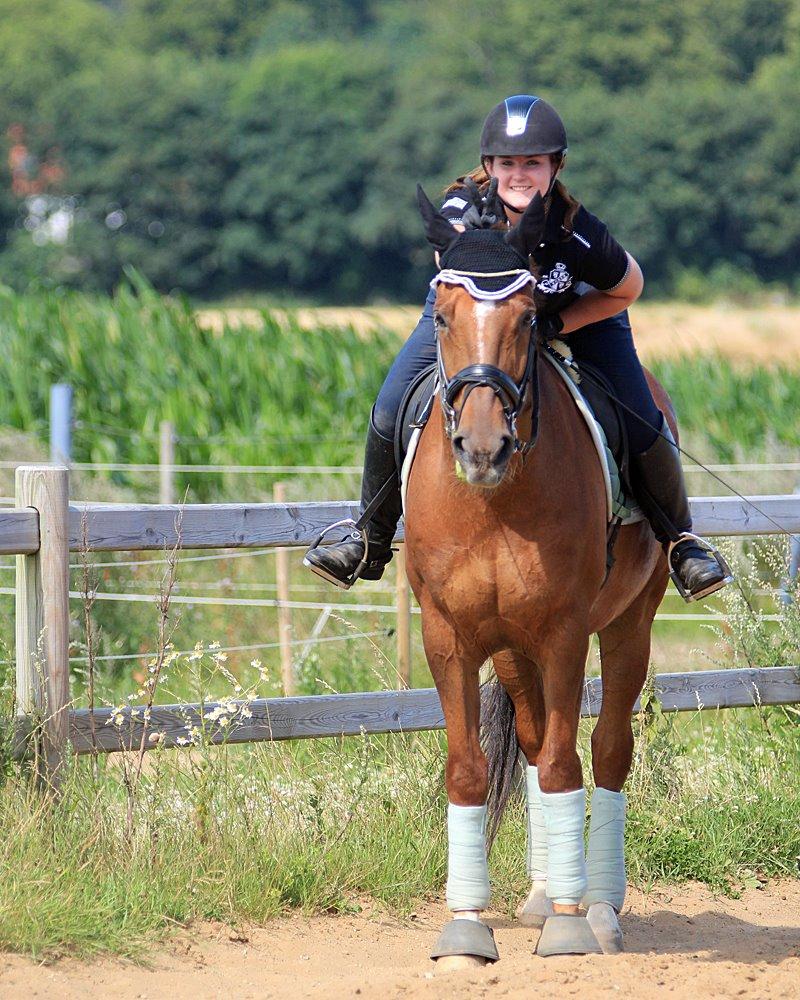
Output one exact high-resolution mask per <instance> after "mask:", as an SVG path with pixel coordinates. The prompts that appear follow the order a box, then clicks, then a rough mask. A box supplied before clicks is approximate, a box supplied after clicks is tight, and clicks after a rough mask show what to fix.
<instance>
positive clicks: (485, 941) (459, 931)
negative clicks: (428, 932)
mask: <svg viewBox="0 0 800 1000" xmlns="http://www.w3.org/2000/svg"><path fill="white" fill-rule="evenodd" d="M431 958H432V959H433V960H434V961H435V962H436V967H437V969H439V968H444V966H441V962H442V961H443V960H444V959H451V958H458V959H459V960H462V959H470V960H474V961H467V962H463V961H459V962H458V963H455V964H454V963H451V962H448V963H446V964H447V967H448V968H450V969H453V968H460V969H465V968H470V967H471V966H475V965H485V964H486V963H487V962H496V961H497V960H498V959H499V958H500V956H499V955H498V954H497V945H496V944H495V943H494V931H493V930H492V928H491V927H487V926H486V924H482V923H481V922H480V921H479V920H465V919H464V918H463V917H461V918H459V917H456V918H455V920H451V921H450V923H449V924H445V925H444V928H443V929H442V933H441V934H440V935H439V940H438V941H437V942H436V945H435V947H434V949H433V951H432V952H431Z"/></svg>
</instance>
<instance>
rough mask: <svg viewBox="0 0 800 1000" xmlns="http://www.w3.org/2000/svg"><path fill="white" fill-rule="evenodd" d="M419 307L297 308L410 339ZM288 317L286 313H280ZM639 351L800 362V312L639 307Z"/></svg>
mask: <svg viewBox="0 0 800 1000" xmlns="http://www.w3.org/2000/svg"><path fill="white" fill-rule="evenodd" d="M420 311H421V309H420V307H418V306H376V307H374V308H358V307H349V306H338V307H333V306H332V307H328V308H320V309H309V308H304V309H297V310H294V311H293V312H294V315H296V316H297V318H298V320H299V321H300V323H301V325H303V326H306V327H308V328H309V329H313V328H314V327H317V326H319V325H320V324H330V325H333V326H341V325H346V324H349V323H352V325H353V326H354V327H355V329H356V330H358V331H359V332H361V333H364V334H367V333H368V332H369V331H370V330H372V329H375V327H377V326H385V327H388V328H389V329H391V330H395V331H396V332H397V333H399V334H400V335H401V336H407V335H408V334H409V333H411V331H412V330H413V329H414V326H415V324H416V322H417V319H418V318H419V314H420ZM275 312H276V314H277V315H279V316H280V315H283V310H280V309H278V310H275ZM198 317H199V319H200V322H201V323H203V324H204V325H206V326H209V327H211V328H212V329H214V330H217V331H221V330H222V325H223V317H224V318H226V319H227V321H228V323H229V324H231V326H234V327H235V326H239V325H245V326H247V325H250V326H252V325H258V324H259V323H260V322H261V318H260V314H259V312H258V310H256V309H226V310H219V309H216V310H215V309H203V310H200V311H199V312H198ZM631 322H632V325H633V331H634V336H635V339H636V346H637V348H638V350H639V353H640V354H641V356H642V357H643V358H645V359H647V358H662V357H674V356H676V355H680V354H697V353H706V352H719V353H721V354H723V355H725V356H726V357H729V358H732V359H734V360H737V361H743V362H751V363H755V364H769V363H770V362H775V361H784V362H786V363H797V362H799V361H800V309H798V308H794V307H791V306H777V305H775V306H770V305H765V306H763V307H761V308H758V309H744V308H742V307H740V306H735V305H722V304H720V305H713V306H693V305H688V304H684V303H680V302H676V303H659V302H654V303H649V302H644V303H639V304H637V305H635V306H633V308H632V309H631Z"/></svg>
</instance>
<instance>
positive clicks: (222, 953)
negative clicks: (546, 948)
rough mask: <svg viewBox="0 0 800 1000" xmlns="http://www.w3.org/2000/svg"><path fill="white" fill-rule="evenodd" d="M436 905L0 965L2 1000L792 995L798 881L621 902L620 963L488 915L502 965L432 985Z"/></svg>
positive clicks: (799, 915) (799, 954)
mask: <svg viewBox="0 0 800 1000" xmlns="http://www.w3.org/2000/svg"><path fill="white" fill-rule="evenodd" d="M446 919H447V912H446V910H445V908H444V907H443V906H433V905H428V906H425V907H424V908H421V909H420V911H419V912H418V913H416V914H413V915H412V916H411V917H410V918H409V919H396V918H392V917H387V916H386V915H385V914H382V913H380V912H377V911H375V910H370V909H369V908H368V907H365V909H364V911H363V912H362V913H360V914H358V915H356V916H327V917H326V916H323V917H312V918H308V917H301V916H294V917H288V918H285V919H280V920H275V921H273V922H272V923H270V924H269V925H267V926H266V927H263V928H256V929H250V930H246V931H240V932H238V933H237V932H235V931H231V929H230V928H228V927H225V926H223V925H215V924H204V925H200V926H196V927H192V928H190V929H189V930H188V931H185V932H182V933H181V934H180V935H179V936H178V937H177V938H176V939H174V940H173V941H172V942H171V943H170V944H168V945H166V946H164V947H162V948H161V949H159V950H157V951H154V953H153V954H152V955H151V956H150V962H149V966H148V967H142V966H135V965H133V964H130V963H125V962H120V961H110V960H104V961H101V962H96V963H88V964H87V963H81V962H77V961H74V960H71V959H62V960H60V961H58V962H55V963H53V964H41V965H40V964H36V963H35V962H32V961H31V960H30V959H26V958H21V957H19V956H15V955H0V997H2V1000H21V998H25V1000H29V998H30V997H43V998H54V1000H55V998H58V1000H78V998H80V1000H85V998H86V997H93V998H97V1000H103V998H106V997H113V998H115V1000H132V998H141V1000H145V998H149V1000H157V998H158V1000H160V998H162V997H168V998H170V1000H204V998H207V997H209V998H210V997H224V998H225V1000H240V998H242V1000H243V998H253V1000H255V998H259V1000H261V998H264V1000H267V998H275V1000H278V998H280V1000H294V998H322V997H324V998H338V997H356V996H357V997H360V998H363V1000H370V998H376V1000H389V998H393V997H402V998H425V1000H445V998H448V1000H449V998H451V997H470V998H472V997H476V998H477V997H513V998H516V997H520V998H521V997H526V998H529V997H534V996H535V997H537V998H538V997H564V996H579V997H582V998H585V1000H594V998H595V997H647V998H648V1000H649V998H650V997H667V996H668V997H670V998H672V1000H683V998H687V1000H703V998H706V997H714V998H715V1000H716V998H727V997H759V998H761V997H769V998H779V997H798V996H800V882H783V883H773V884H770V885H769V886H767V887H766V888H765V889H763V890H749V891H748V892H747V893H746V894H745V895H744V896H743V897H742V898H741V899H739V900H730V899H725V898H718V897H715V896H713V895H712V894H711V893H710V892H709V891H708V890H707V889H705V888H702V887H700V886H693V885H688V886H682V887H680V888H676V889H674V890H672V889H670V890H668V891H667V890H658V891H653V892H652V893H650V894H649V895H644V894H642V893H641V892H631V893H630V896H629V901H628V906H627V907H626V912H625V913H624V915H623V921H622V925H623V929H624V931H625V935H626V947H627V951H626V953H625V954H623V955H618V956H614V957H606V956H587V957H583V958H549V959H540V958H537V957H536V956H535V955H534V954H533V949H534V947H535V945H536V940H537V937H538V932H537V931H533V930H528V929H525V928H522V927H519V926H518V925H516V924H515V923H514V922H513V921H509V920H507V919H506V918H505V917H501V916H497V915H494V916H490V917H489V923H490V924H491V925H492V926H493V927H494V928H495V935H496V940H497V945H498V948H499V951H500V955H501V961H500V962H499V963H498V964H497V965H494V966H488V967H486V968H484V969H479V970H475V971H470V972H458V973H451V974H449V975H439V976H435V975H434V973H433V971H432V970H433V965H432V963H431V962H430V961H429V960H428V959H427V958H426V956H427V952H428V950H429V949H430V947H431V945H432V944H433V942H434V940H435V939H436V936H437V934H438V931H439V929H440V927H441V925H442V922H443V921H444V920H446Z"/></svg>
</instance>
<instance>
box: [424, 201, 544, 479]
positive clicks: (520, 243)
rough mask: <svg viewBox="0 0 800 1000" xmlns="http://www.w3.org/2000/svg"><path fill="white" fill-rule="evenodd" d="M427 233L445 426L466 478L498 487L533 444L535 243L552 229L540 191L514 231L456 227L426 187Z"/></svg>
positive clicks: (425, 215)
mask: <svg viewBox="0 0 800 1000" xmlns="http://www.w3.org/2000/svg"><path fill="white" fill-rule="evenodd" d="M417 195H418V200H419V206H420V212H421V214H422V217H423V219H424V221H425V230H426V235H427V237H428V241H429V242H430V243H431V244H432V245H433V246H434V247H435V248H436V249H437V251H438V252H439V254H440V271H439V273H438V274H437V276H436V277H435V278H434V284H435V287H436V305H435V308H434V323H435V327H436V338H437V344H438V358H439V381H440V393H441V397H440V401H441V405H442V411H443V413H444V418H445V429H446V431H447V435H448V437H449V438H450V442H451V445H452V448H453V454H454V456H455V458H456V461H457V462H458V463H459V465H460V466H461V468H462V469H463V470H464V474H465V475H466V478H467V481H468V482H469V483H471V484H473V485H474V486H483V487H488V488H492V487H495V486H497V485H498V484H499V483H500V482H501V480H502V478H503V476H504V475H505V472H506V469H507V468H508V463H509V461H510V459H511V457H512V455H513V454H514V453H515V451H523V452H524V451H526V450H527V449H528V448H529V447H531V446H532V444H533V441H534V437H535V426H532V427H531V431H530V434H529V435H528V436H527V439H526V441H525V442H523V441H520V439H519V438H518V427H517V422H518V418H519V417H520V414H521V412H522V410H523V407H525V406H526V405H530V404H531V402H532V401H533V397H534V393H535V389H534V387H533V385H532V381H533V376H534V373H535V365H536V345H535V343H534V338H533V330H532V323H533V320H534V316H535V308H534V304H533V294H532V288H533V282H534V279H533V275H532V274H531V272H530V267H529V264H528V253H529V250H531V249H533V248H534V247H535V246H537V245H538V243H539V242H540V240H541V238H542V233H543V230H544V206H543V204H542V199H541V197H540V196H539V195H536V197H535V198H534V199H533V200H532V201H531V203H530V205H529V206H528V208H527V210H526V211H525V214H524V215H523V217H522V219H521V220H520V221H519V223H518V224H517V225H516V226H515V227H514V228H513V229H510V230H508V231H505V230H502V231H501V230H497V229H493V228H488V229H470V230H467V231H466V232H463V233H462V232H459V231H458V230H456V229H455V228H454V227H453V226H452V225H451V224H450V222H448V220H447V219H445V218H444V217H443V216H442V215H441V214H440V213H439V212H437V211H436V209H435V208H434V207H433V205H432V204H431V203H430V201H429V200H428V198H427V197H426V196H425V194H424V192H423V191H422V189H421V188H418V189H417Z"/></svg>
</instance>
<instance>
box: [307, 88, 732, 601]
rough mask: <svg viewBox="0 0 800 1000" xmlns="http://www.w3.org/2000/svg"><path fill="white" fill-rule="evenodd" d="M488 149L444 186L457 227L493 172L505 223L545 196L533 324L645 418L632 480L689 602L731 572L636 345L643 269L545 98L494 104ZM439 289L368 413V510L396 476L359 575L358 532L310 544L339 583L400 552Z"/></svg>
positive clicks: (375, 575)
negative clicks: (410, 408) (415, 399)
mask: <svg viewBox="0 0 800 1000" xmlns="http://www.w3.org/2000/svg"><path fill="white" fill-rule="evenodd" d="M480 151H481V166H480V167H478V168H477V169H475V170H473V171H472V172H471V174H469V175H468V176H467V177H462V178H459V179H458V180H457V181H456V182H454V183H453V184H451V185H450V187H449V188H448V189H447V191H446V194H445V200H444V204H443V205H442V209H441V212H442V214H443V215H444V216H445V217H446V218H448V219H449V220H450V222H451V223H452V224H453V225H455V226H459V227H461V228H464V227H465V226H469V225H470V222H471V221H472V220H471V218H470V214H471V211H470V210H471V205H472V199H471V198H470V187H472V184H471V182H472V181H474V182H475V183H476V184H477V185H478V186H479V188H480V189H481V190H485V189H486V187H487V186H488V183H489V179H490V178H495V177H496V178H497V182H498V185H497V193H498V195H499V199H500V202H501V204H502V207H503V209H504V213H505V220H504V221H505V222H506V223H507V225H509V226H511V225H514V224H515V223H516V222H518V221H519V219H520V218H521V216H522V213H523V212H524V210H525V208H526V207H527V205H528V203H529V202H530V200H531V198H533V196H534V195H535V194H536V192H539V193H540V194H541V195H542V197H543V198H544V199H545V207H546V212H547V222H546V229H545V236H544V241H543V242H542V243H541V244H540V246H539V248H538V250H536V251H534V252H533V253H532V254H531V263H532V270H533V272H534V274H535V275H536V276H537V283H536V287H535V291H534V299H535V304H536V308H537V313H536V316H537V326H538V328H539V330H540V331H542V330H544V332H545V333H546V335H547V336H548V337H555V336H558V337H561V338H564V339H565V340H566V342H567V343H568V344H569V346H570V348H571V350H572V354H573V357H574V358H575V360H576V361H577V362H578V363H580V362H581V361H588V362H591V363H592V364H594V365H596V366H597V368H599V369H600V370H601V371H602V373H603V374H604V375H605V376H606V377H607V378H608V379H609V381H610V382H611V384H612V386H613V389H614V392H615V394H616V395H617V397H618V398H619V399H620V400H621V401H622V402H623V403H624V404H625V406H627V407H630V409H631V410H632V411H634V413H635V414H636V415H638V418H639V419H637V416H634V415H632V414H631V413H630V412H628V411H627V410H623V413H624V416H625V423H626V428H627V434H628V441H629V444H630V449H631V455H632V463H631V465H632V468H631V473H632V475H631V478H632V480H633V481H632V483H631V487H632V489H633V491H634V493H635V495H636V498H637V500H638V501H639V503H640V505H641V507H642V509H643V510H644V511H645V513H646V514H647V517H648V519H649V521H650V523H651V525H652V526H653V530H654V531H655V534H656V537H657V538H658V539H659V541H661V542H662V543H663V544H664V545H665V546H667V545H669V544H670V543H672V545H671V551H670V552H669V556H670V563H671V569H672V570H673V572H674V575H675V578H676V583H677V584H678V588H679V590H680V591H681V592H682V593H683V595H684V597H685V598H686V600H687V601H689V600H696V599H697V598H699V597H704V596H707V595H708V594H710V593H713V592H714V591H716V590H719V589H720V588H721V587H724V586H725V584H726V583H729V582H730V580H731V577H730V576H729V574H728V571H727V567H725V566H724V565H722V564H721V563H720V562H719V560H718V558H717V554H716V553H715V552H714V551H713V550H711V549H710V547H707V545H706V543H705V542H702V541H701V540H700V539H698V538H697V537H696V536H694V535H692V534H691V530H692V520H691V514H690V511H689V503H688V500H687V496H686V487H685V485H684V480H683V473H682V471H681V464H680V456H679V453H678V450H677V448H676V447H675V444H674V441H673V440H672V435H671V434H670V431H669V426H668V425H667V422H666V420H665V419H664V417H663V415H662V413H661V411H660V410H659V409H658V407H657V406H656V403H655V401H654V399H653V396H652V394H651V392H650V389H649V386H648V384H647V381H646V379H645V375H644V372H643V370H642V366H641V364H640V362H639V358H638V357H637V354H636V348H635V347H634V343H633V336H632V333H631V327H630V323H629V321H628V313H627V307H628V306H629V305H630V304H631V303H632V302H634V301H635V300H636V299H637V298H638V297H639V295H640V294H641V291H642V286H643V279H642V272H641V271H640V269H639V265H638V264H637V263H636V261H635V260H634V259H633V257H631V255H630V254H629V253H627V252H626V251H625V250H624V249H623V247H622V246H620V244H619V243H617V241H616V240H615V239H614V238H613V236H611V234H610V233H609V231H608V229H607V228H606V226H605V225H604V224H603V223H602V222H601V221H600V220H599V219H598V218H597V217H596V216H594V215H592V214H591V213H590V212H588V211H587V210H586V209H585V208H583V206H582V205H580V204H579V203H578V202H577V201H575V199H574V198H573V197H572V196H571V195H570V194H569V193H568V192H567V190H566V188H565V187H564V185H563V184H562V183H561V181H560V180H558V174H559V171H560V170H561V169H562V167H563V166H564V161H565V154H566V151H567V135H566V131H565V129H564V125H563V122H562V121H561V118H560V117H559V116H558V114H557V113H556V111H555V110H554V108H552V107H551V106H550V105H549V104H547V103H546V102H545V101H544V100H542V99H541V98H539V97H533V96H530V95H526V94H520V95H516V96H514V97H508V98H506V100H504V101H501V102H500V103H499V104H498V105H497V106H496V107H494V108H493V109H492V110H491V111H490V112H489V115H488V117H487V118H486V121H485V123H484V126H483V131H482V133H481V150H480ZM474 211H475V210H474V208H473V209H472V212H473V213H474ZM435 298H436V295H435V291H434V290H433V289H431V291H430V292H429V294H428V298H427V301H426V303H425V308H424V311H423V313H422V317H421V318H420V321H419V323H418V324H417V327H416V329H415V330H414V332H413V333H412V334H411V336H410V337H409V339H408V340H407V341H406V343H405V344H404V346H403V348H402V349H401V351H400V353H399V355H398V357H397V358H396V360H395V362H394V364H393V365H392V367H391V369H390V371H389V374H388V376H387V378H386V381H385V382H384V384H383V387H382V388H381V390H380V392H379V394H378V398H377V400H376V402H375V405H374V407H373V410H372V414H371V417H370V423H369V430H368V432H367V443H366V453H365V457H364V476H363V482H362V491H361V510H362V511H364V510H365V509H366V507H367V505H368V504H369V503H370V502H372V501H373V500H374V499H375V497H376V495H377V493H378V491H379V490H380V489H381V487H382V486H383V485H384V484H385V483H386V481H387V480H388V479H389V478H390V477H391V478H392V479H393V484H394V485H393V487H392V488H390V492H389V493H388V495H387V496H386V497H385V499H384V500H383V502H382V503H381V504H380V505H379V506H378V509H377V510H376V511H375V512H374V513H373V514H372V516H371V517H370V520H369V521H368V523H367V526H366V532H367V538H368V552H367V560H366V562H365V563H364V565H363V566H361V569H360V572H359V566H360V564H361V562H362V559H363V558H364V554H365V549H364V543H363V540H362V536H361V534H360V533H359V532H358V531H353V532H352V534H350V535H349V536H348V537H346V538H344V539H343V540H342V541H340V542H337V543H335V544H333V545H329V546H323V545H317V546H316V547H314V548H311V549H309V551H308V552H307V553H306V558H305V564H306V565H307V566H309V567H310V568H311V569H312V570H314V572H315V573H318V574H319V575H320V576H322V577H324V578H325V579H327V580H329V581H330V582H332V583H335V584H337V586H340V587H344V588H347V587H349V586H350V585H352V583H353V582H354V580H355V578H356V577H357V576H362V577H364V579H366V580H378V579H380V577H381V576H382V575H383V570H384V567H385V566H386V564H387V563H388V562H389V560H390V559H391V558H392V549H391V542H392V539H393V537H394V533H395V530H396V527H397V522H398V521H399V519H400V515H401V513H402V509H401V501H400V488H399V482H398V476H397V469H396V465H395V454H394V440H393V439H394V430H395V423H396V420H397V414H398V411H399V409H400V405H401V402H402V399H403V396H404V394H405V391H406V389H407V388H408V386H409V385H410V383H411V382H412V381H413V380H414V378H415V377H416V376H417V375H418V374H419V373H420V372H421V371H422V370H423V369H424V368H427V367H429V366H430V365H432V364H433V363H434V362H435V361H436V335H435V331H434V323H433V304H434V301H435Z"/></svg>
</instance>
